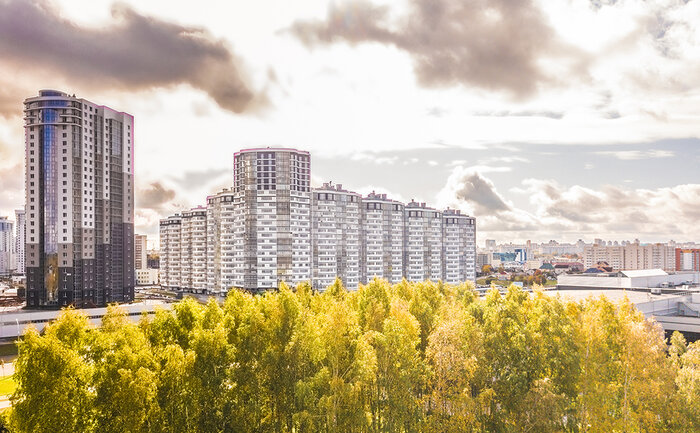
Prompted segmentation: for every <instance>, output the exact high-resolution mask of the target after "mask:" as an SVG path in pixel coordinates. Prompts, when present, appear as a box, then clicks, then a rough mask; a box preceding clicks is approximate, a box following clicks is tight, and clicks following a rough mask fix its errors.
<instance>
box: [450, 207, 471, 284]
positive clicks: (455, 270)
mask: <svg viewBox="0 0 700 433" xmlns="http://www.w3.org/2000/svg"><path fill="white" fill-rule="evenodd" d="M442 230H443V236H442V239H443V242H442V248H443V254H442V257H443V262H442V266H443V268H442V275H443V279H444V281H445V282H446V283H449V284H459V283H461V282H463V281H467V280H469V281H474V280H476V267H475V266H474V264H475V263H476V218H474V217H470V216H467V215H463V214H462V213H461V212H460V211H459V210H455V209H447V210H445V211H444V212H443V213H442Z"/></svg>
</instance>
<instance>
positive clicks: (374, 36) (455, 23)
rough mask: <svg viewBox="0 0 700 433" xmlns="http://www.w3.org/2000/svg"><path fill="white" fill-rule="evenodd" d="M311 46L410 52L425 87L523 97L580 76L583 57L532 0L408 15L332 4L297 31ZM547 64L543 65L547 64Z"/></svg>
mask: <svg viewBox="0 0 700 433" xmlns="http://www.w3.org/2000/svg"><path fill="white" fill-rule="evenodd" d="M291 31H292V33H293V34H295V35H296V36H297V37H298V38H299V39H300V40H301V41H302V42H303V43H304V44H306V45H307V46H309V47H311V46H315V45H318V44H332V43H335V42H340V41H342V42H346V43H348V44H351V45H355V44H359V43H363V42H377V43H382V44H386V45H393V46H395V47H397V48H399V49H401V50H403V51H405V52H407V53H408V54H409V55H410V56H411V57H412V60H413V65H414V70H415V74H416V77H417V79H418V82H419V84H420V85H422V86H425V87H449V86H454V85H463V86H466V87H478V88H482V89H486V90H491V91H505V92H507V93H509V94H511V95H513V96H514V97H516V98H518V99H522V98H526V97H529V96H531V95H533V94H534V93H536V91H537V89H538V87H539V86H540V85H541V84H544V83H548V84H552V83H556V82H558V80H559V78H556V77H561V76H567V77H568V78H569V80H570V79H573V78H576V77H577V76H581V75H582V70H583V69H585V68H584V65H585V63H586V62H587V59H586V56H585V55H583V54H582V52H580V51H578V50H576V49H574V48H572V47H565V46H564V44H563V43H562V42H561V41H559V40H558V38H557V36H556V34H555V32H554V31H553V30H552V28H551V27H550V26H549V24H548V23H547V19H546V18H545V17H544V15H543V13H542V11H540V10H539V9H538V8H537V7H536V6H535V5H534V4H533V1H532V0H473V1H462V0H410V13H409V14H408V15H407V16H403V17H400V18H398V19H394V20H391V17H390V10H389V8H387V7H385V6H376V5H374V4H372V3H369V2H366V1H350V2H345V3H342V4H341V5H335V4H333V5H331V6H330V8H329V10H328V16H327V18H326V19H325V20H317V21H297V22H296V23H294V25H293V26H292V28H291ZM544 63H547V64H548V66H547V67H546V68H545V67H543V66H542V65H543V64H544Z"/></svg>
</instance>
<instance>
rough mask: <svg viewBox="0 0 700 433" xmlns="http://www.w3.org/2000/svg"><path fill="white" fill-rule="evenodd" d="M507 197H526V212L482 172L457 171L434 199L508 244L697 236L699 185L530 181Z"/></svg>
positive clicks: (699, 217)
mask: <svg viewBox="0 0 700 433" xmlns="http://www.w3.org/2000/svg"><path fill="white" fill-rule="evenodd" d="M510 192H512V193H515V194H520V195H522V196H523V197H526V198H527V199H528V200H529V202H530V205H531V206H530V207H528V209H530V210H529V211H526V210H524V209H522V208H520V207H519V206H516V205H514V204H513V202H511V201H509V200H508V199H507V198H506V197H504V196H503V195H502V194H501V193H500V192H499V191H498V189H497V188H496V185H495V184H494V183H493V181H491V180H490V179H489V178H487V177H486V176H484V175H483V173H480V172H478V171H475V170H474V169H473V168H470V169H465V168H463V167H456V168H455V169H454V170H453V172H452V174H451V175H450V176H449V178H448V179H447V181H446V183H445V186H444V187H443V189H442V190H441V191H440V193H439V195H438V197H439V204H440V206H442V207H446V206H450V207H454V208H457V209H462V210H463V211H465V212H467V213H471V214H473V215H475V216H476V217H477V225H478V227H479V230H480V231H481V232H482V233H483V232H487V233H488V235H489V236H498V235H500V236H503V237H506V238H508V239H516V238H520V239H527V238H535V239H538V238H539V239H546V238H548V237H549V238H558V239H561V238H564V237H567V236H568V237H570V238H574V239H576V238H582V237H586V236H588V237H600V236H605V235H607V236H610V235H612V236H616V237H618V238H630V239H632V238H635V237H643V236H647V237H651V238H653V239H654V240H663V238H664V237H665V238H666V239H671V238H673V239H678V238H679V237H686V238H687V239H697V237H698V234H699V233H698V230H697V221H698V219H700V184H682V185H676V186H674V187H668V188H656V189H631V188H622V187H619V186H615V185H605V186H602V187H600V188H587V187H583V186H580V185H573V186H568V187H565V186H562V185H560V184H559V183H558V182H556V181H554V180H544V179H532V178H530V179H525V180H523V181H522V182H521V184H520V187H517V188H511V189H510ZM482 236H483V234H482Z"/></svg>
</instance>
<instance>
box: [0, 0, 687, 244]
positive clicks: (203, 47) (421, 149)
mask: <svg viewBox="0 0 700 433" xmlns="http://www.w3.org/2000/svg"><path fill="white" fill-rule="evenodd" d="M697 22H700V1H698V0H691V1H687V2H686V1H682V0H658V1H649V2H636V1H624V0H620V1H616V0H608V1H605V0H591V1H589V2H580V1H573V0H549V1H545V0H516V1H512V0H510V1H509V0H405V1H382V0H365V1H335V2H331V1H320V0H308V1H304V2H288V1H284V0H260V1H257V2H253V3H249V2H248V3H228V2H216V1H210V0H202V1H199V2H165V1H149V2H136V1H133V0H129V1H120V2H112V1H104V0H94V1H91V2H79V3H78V2H72V1H68V0H54V1H49V0H38V1H35V2H29V1H22V0H0V89H2V90H0V215H10V216H11V215H12V214H13V210H14V209H15V208H19V207H21V206H22V204H23V203H24V181H23V176H24V174H23V172H24V161H23V155H24V140H23V129H22V123H23V122H22V101H23V100H24V99H25V98H26V97H29V96H32V95H35V94H36V93H37V91H38V90H39V89H44V88H55V89H58V90H62V91H65V92H68V93H75V94H76V95H79V96H80V97H83V98H85V99H89V100H91V101H94V102H97V103H100V104H105V105H109V106H110V107H112V108H114V109H117V110H120V111H126V112H129V113H131V114H133V115H134V117H135V164H136V174H135V177H136V183H137V185H136V231H137V232H138V233H147V234H149V235H150V236H154V237H155V236H156V234H157V223H158V219H159V218H162V217H165V216H167V215H169V214H171V213H173V212H177V211H180V210H183V209H185V208H189V207H192V206H196V205H199V204H204V203H205V199H206V196H207V195H208V194H212V193H214V192H216V191H218V190H220V189H221V188H223V187H228V186H229V185H230V184H231V182H232V179H231V177H232V155H233V152H235V151H237V150H239V149H241V148H249V147H258V146H283V147H294V148H299V149H304V150H308V151H310V152H311V155H312V175H313V179H314V182H315V183H316V184H317V185H319V184H321V183H322V182H326V181H334V182H336V183H342V184H343V186H344V187H345V188H347V189H351V190H355V191H358V192H362V193H368V192H370V191H372V190H376V191H378V192H386V193H387V194H389V195H390V196H392V197H393V198H396V199H399V200H403V201H410V200H411V199H412V198H415V199H416V200H418V201H424V202H427V203H428V204H430V205H433V206H439V207H446V206H451V207H456V208H459V209H462V210H464V211H465V212H467V213H469V214H472V215H475V216H476V217H477V218H478V220H477V221H478V222H477V224H478V237H479V244H481V243H483V240H484V239H486V238H494V239H498V240H499V241H501V242H507V241H511V240H512V241H523V240H526V239H531V240H533V241H547V240H549V239H558V240H562V241H575V240H576V239H579V238H584V239H587V240H592V238H593V237H601V238H605V239H613V240H615V239H616V240H622V239H630V240H631V239H634V238H639V239H641V240H642V241H648V242H651V241H667V240H669V239H674V240H676V241H699V240H700V229H698V225H697V221H698V220H700V175H699V174H698V166H699V163H700V140H699V137H700V92H698V91H697V89H698V88H700V33H699V32H700V30H698V26H697V25H696V23H697Z"/></svg>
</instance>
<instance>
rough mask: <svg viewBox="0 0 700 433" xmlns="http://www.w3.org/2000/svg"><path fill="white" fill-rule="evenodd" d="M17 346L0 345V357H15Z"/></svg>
mask: <svg viewBox="0 0 700 433" xmlns="http://www.w3.org/2000/svg"><path fill="white" fill-rule="evenodd" d="M16 355H17V346H16V345H15V343H14V342H12V343H5V344H0V356H16Z"/></svg>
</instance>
